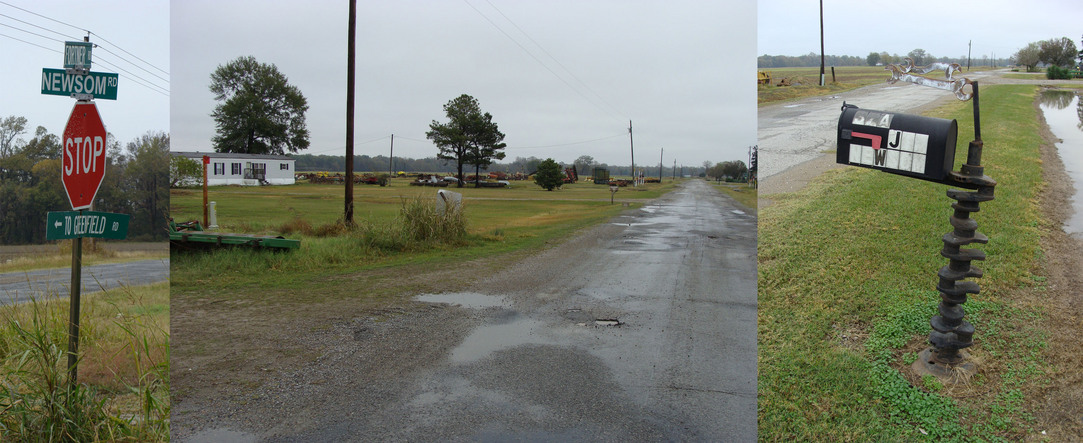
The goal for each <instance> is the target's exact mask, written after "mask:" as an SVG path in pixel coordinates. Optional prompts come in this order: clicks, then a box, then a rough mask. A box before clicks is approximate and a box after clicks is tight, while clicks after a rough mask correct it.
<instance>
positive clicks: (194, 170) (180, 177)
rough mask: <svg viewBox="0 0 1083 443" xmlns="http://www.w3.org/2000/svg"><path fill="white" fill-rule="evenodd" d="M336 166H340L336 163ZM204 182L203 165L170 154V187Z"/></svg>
mask: <svg viewBox="0 0 1083 443" xmlns="http://www.w3.org/2000/svg"><path fill="white" fill-rule="evenodd" d="M335 166H338V164H337V163H336V164H335ZM202 182H203V165H201V164H200V163H199V162H198V161H195V160H192V159H190V158H188V157H181V156H179V155H171V156H169V187H170V188H175V187H177V186H181V185H182V184H186V183H202Z"/></svg>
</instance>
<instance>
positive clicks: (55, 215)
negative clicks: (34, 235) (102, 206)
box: [45, 211, 132, 240]
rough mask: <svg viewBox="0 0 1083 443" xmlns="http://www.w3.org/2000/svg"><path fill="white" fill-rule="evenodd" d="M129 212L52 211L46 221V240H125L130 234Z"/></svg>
mask: <svg viewBox="0 0 1083 443" xmlns="http://www.w3.org/2000/svg"><path fill="white" fill-rule="evenodd" d="M131 218H132V216H130V215H128V214H115V213H112V212H95V211H64V212H50V213H49V214H48V217H46V222H45V239H46V240H65V239H69V238H79V237H98V238H111V239H115V240H123V239H124V238H125V237H127V236H128V220H130V219H131Z"/></svg>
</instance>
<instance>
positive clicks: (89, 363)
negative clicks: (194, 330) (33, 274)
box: [0, 283, 170, 441]
mask: <svg viewBox="0 0 1083 443" xmlns="http://www.w3.org/2000/svg"><path fill="white" fill-rule="evenodd" d="M81 308H82V309H81V315H80V318H81V319H80V322H81V328H80V337H79V339H80V340H79V342H80V344H79V350H80V362H79V382H80V387H79V388H78V389H75V390H70V389H68V382H67V368H66V366H67V333H68V326H67V325H68V322H67V320H68V300H67V298H60V297H58V296H57V294H46V295H45V296H44V298H42V299H40V300H35V301H33V302H30V303H24V304H19V305H11V306H0V374H2V375H3V376H2V377H0V379H2V380H3V391H0V435H2V436H4V438H0V440H5V441H168V440H169V411H170V402H169V286H168V284H167V283H159V284H153V285H147V286H136V287H124V288H118V289H112V290H108V291H104V292H98V293H92V294H85V295H83V296H82V306H81ZM8 439H10V440H8Z"/></svg>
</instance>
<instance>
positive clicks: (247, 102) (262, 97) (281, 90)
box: [210, 56, 309, 155]
mask: <svg viewBox="0 0 1083 443" xmlns="http://www.w3.org/2000/svg"><path fill="white" fill-rule="evenodd" d="M210 89H211V92H213V93H214V94H215V97H214V98H215V100H218V101H219V102H220V103H219V104H218V105H217V106H215V108H214V112H212V113H211V116H212V117H214V122H215V126H216V127H217V134H216V135H215V136H214V138H213V139H212V140H213V142H214V150H215V151H216V152H236V153H245V154H277V155H283V154H285V153H286V152H298V151H301V150H303V149H307V148H308V144H309V141H308V129H307V128H306V126H305V111H307V110H308V102H307V101H306V100H305V97H304V96H303V95H301V90H300V89H297V87H296V86H293V85H291V84H289V82H288V81H287V79H286V76H285V75H282V73H281V72H279V71H278V68H277V67H275V65H273V64H263V63H260V62H258V61H256V58H255V57H252V56H248V57H238V58H237V59H236V60H233V61H231V62H229V63H226V64H225V65H219V66H218V68H217V69H215V70H214V73H212V74H211V85H210Z"/></svg>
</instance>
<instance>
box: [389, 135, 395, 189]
mask: <svg viewBox="0 0 1083 443" xmlns="http://www.w3.org/2000/svg"><path fill="white" fill-rule="evenodd" d="M387 175H388V177H387V180H388V181H387V182H388V183H391V177H394V176H395V134H391V158H390V159H389V160H388V161H387Z"/></svg>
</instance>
